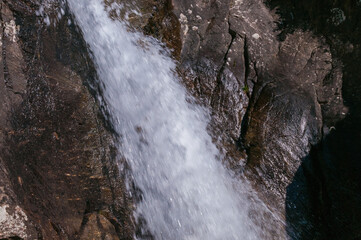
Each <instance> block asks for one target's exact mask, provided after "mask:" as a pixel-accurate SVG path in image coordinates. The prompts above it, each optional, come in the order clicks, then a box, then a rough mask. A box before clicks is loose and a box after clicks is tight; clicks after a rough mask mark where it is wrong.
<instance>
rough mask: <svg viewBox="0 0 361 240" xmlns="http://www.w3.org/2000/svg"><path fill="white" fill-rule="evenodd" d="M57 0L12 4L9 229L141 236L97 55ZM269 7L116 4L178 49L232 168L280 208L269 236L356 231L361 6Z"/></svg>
mask: <svg viewBox="0 0 361 240" xmlns="http://www.w3.org/2000/svg"><path fill="white" fill-rule="evenodd" d="M113 2H118V3H124V5H123V6H124V9H125V10H126V9H132V8H139V7H137V6H142V7H141V8H139V9H138V10H139V12H141V13H142V15H136V14H135V13H132V14H130V15H124V12H122V11H116V10H115V9H112V8H111V6H112V3H113ZM350 2H352V3H350ZM46 3H47V5H46V6H47V8H46V9H44V8H40V6H39V5H38V4H37V1H32V0H21V1H11V0H7V1H2V2H1V26H2V28H1V29H0V31H1V47H2V54H1V56H0V65H1V66H0V78H1V80H0V100H1V101H0V102H1V104H2V105H1V108H0V130H1V131H0V148H1V151H0V239H3V238H4V239H6V238H8V239H11V238H16V237H17V238H21V239H68V238H79V239H132V237H133V235H134V234H133V233H134V231H136V229H135V227H134V226H133V220H132V218H131V210H132V199H131V198H130V197H129V196H128V195H127V193H126V191H125V186H124V174H126V173H125V172H120V170H119V169H118V166H117V162H119V161H120V162H121V159H116V158H117V157H116V152H115V149H114V148H113V147H112V143H113V141H114V140H115V138H116V136H112V133H111V132H112V129H111V125H109V124H108V123H107V121H106V120H105V119H104V117H102V116H103V114H106V113H104V110H102V109H101V107H99V103H98V102H97V101H96V100H94V99H96V98H94V96H96V95H97V94H101V93H99V91H98V89H97V81H96V77H97V76H96V73H95V71H94V67H93V65H92V61H91V59H90V58H89V53H88V52H87V49H86V45H85V43H84V41H83V40H82V37H81V34H80V33H79V30H78V29H77V28H76V26H74V24H73V20H72V17H71V16H70V15H69V12H68V11H67V9H66V5H62V4H64V3H63V2H62V1H52V2H51V3H52V4H50V2H48V1H46ZM267 3H268V4H269V6H266V3H264V2H263V1H261V0H225V1H218V0H209V1H205V0H204V1H203V0H200V1H198V0H182V1H180V0H159V1H149V0H137V1H132V2H131V3H129V2H125V1H122V0H105V5H106V6H107V7H106V8H107V10H108V11H109V15H110V16H111V17H113V18H114V19H116V18H119V17H120V18H127V20H128V21H129V22H130V25H131V26H132V27H133V28H135V29H137V30H140V31H144V33H146V34H149V35H152V36H154V37H156V38H158V39H159V40H161V41H163V42H164V43H165V44H166V45H167V46H168V47H169V48H170V49H172V52H171V53H172V56H173V57H174V59H175V60H177V63H178V65H177V72H178V74H179V76H180V77H181V78H182V80H183V82H184V84H185V86H186V87H187V88H188V90H189V92H190V93H191V94H192V95H193V96H194V97H195V99H196V101H198V102H199V103H200V104H203V105H205V106H206V107H208V108H209V109H210V111H211V115H212V121H211V123H210V126H209V130H210V132H211V133H212V136H213V139H214V141H215V142H216V143H217V145H218V146H219V148H220V150H221V152H222V153H223V154H224V155H225V158H224V162H225V164H226V165H227V166H228V167H229V168H230V169H232V170H233V171H234V173H235V174H236V175H238V176H239V177H243V178H245V179H247V180H248V181H249V182H250V183H251V184H252V186H253V187H254V189H255V190H256V191H257V192H258V194H259V197H260V198H261V199H262V200H264V202H265V203H266V205H267V206H268V207H269V208H270V209H271V212H272V213H273V215H272V216H269V218H270V219H271V220H270V221H274V222H276V223H275V224H274V225H271V224H270V227H268V228H267V226H265V228H266V229H265V231H268V232H269V235H267V236H268V238H267V239H270V238H272V239H286V238H291V239H357V238H359V237H360V236H361V232H360V229H361V226H360V221H358V220H359V219H360V217H361V209H360V207H359V206H360V201H361V200H360V199H361V197H360V193H359V189H360V184H361V179H360V175H359V170H360V169H361V166H360V163H359V161H358V160H359V159H360V157H361V155H360V154H361V150H360V149H361V146H360V143H361V140H360V136H361V134H360V132H361V130H360V124H359V123H360V122H361V119H360V116H361V114H360V109H361V104H360V103H361V100H360V96H361V94H360V93H361V90H360V86H361V84H360V79H359V78H360V76H361V74H360V73H359V71H360V69H359V67H358V64H357V63H358V61H357V60H358V57H359V56H360V46H361V45H360V39H361V36H360V34H361V31H360V29H359V26H358V25H357V23H358V21H359V18H360V14H359V13H360V11H361V10H360V4H359V2H358V1H345V3H331V1H327V0H323V1H321V2H317V3H316V2H314V1H313V2H312V1H308V0H304V1H298V3H294V2H292V3H290V2H289V1H283V0H271V1H268V2H267ZM321 4H322V5H323V6H325V10H324V12H322V10H320V9H323V8H320V7H319V6H321ZM59 7H62V9H63V12H62V11H60V16H58V14H59ZM43 20H44V21H43ZM350 25H352V26H356V27H355V28H356V29H352V27H350ZM100 97H101V96H100ZM274 216H276V217H274ZM255 218H256V219H257V217H255ZM150 238H151V237H150Z"/></svg>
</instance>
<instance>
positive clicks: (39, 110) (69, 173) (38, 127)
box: [0, 1, 132, 239]
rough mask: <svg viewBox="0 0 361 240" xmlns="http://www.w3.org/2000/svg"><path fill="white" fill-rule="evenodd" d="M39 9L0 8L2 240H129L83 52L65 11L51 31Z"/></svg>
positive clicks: (123, 200) (10, 4)
mask: <svg viewBox="0 0 361 240" xmlns="http://www.w3.org/2000/svg"><path fill="white" fill-rule="evenodd" d="M49 6H50V5H49ZM50 7H52V6H50ZM53 7H57V6H53ZM36 9H39V6H38V5H37V4H35V2H31V1H4V2H2V3H1V20H2V26H5V27H3V28H2V31H3V32H2V56H1V68H0V69H1V74H0V77H1V78H2V79H1V81H0V84H1V90H0V91H2V93H1V102H2V107H1V110H0V111H1V114H0V116H1V117H0V121H1V128H2V129H1V133H0V137H1V138H0V139H1V155H0V160H1V175H0V182H1V189H0V196H1V202H0V223H1V224H0V238H1V239H6V238H9V239H11V238H16V237H17V238H21V239H75V238H76V239H131V238H132V224H131V222H132V220H131V219H130V214H129V213H130V212H131V202H130V200H129V198H128V196H127V195H126V191H125V186H124V182H123V178H122V177H121V176H122V173H120V172H119V170H118V165H117V163H116V161H117V159H116V154H115V151H116V150H115V149H114V147H113V143H112V142H113V141H114V139H113V137H112V136H111V134H110V130H109V129H107V128H106V126H107V124H105V121H104V119H103V117H102V113H101V110H100V109H99V106H98V103H97V102H96V101H95V100H94V96H92V95H91V94H90V92H94V91H92V90H93V89H94V88H95V87H96V81H95V80H96V75H95V72H94V68H93V66H92V63H91V61H90V58H89V56H88V53H87V50H86V47H85V44H84V42H83V40H82V38H81V36H80V35H79V32H78V30H77V29H76V28H75V26H74V24H72V19H71V16H69V15H68V13H67V12H66V11H64V16H63V17H62V18H58V19H56V15H52V12H51V11H50V10H49V11H48V12H47V14H49V18H50V20H51V21H54V22H55V21H56V24H51V25H46V23H43V22H42V20H41V19H42V18H41V17H37V16H36V12H35V10H36ZM52 23H53V22H52Z"/></svg>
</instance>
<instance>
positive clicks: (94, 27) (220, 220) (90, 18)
mask: <svg viewBox="0 0 361 240" xmlns="http://www.w3.org/2000/svg"><path fill="white" fill-rule="evenodd" d="M68 4H69V7H70V10H71V11H72V13H73V14H74V16H75V21H76V23H77V25H78V26H79V27H80V29H81V31H82V33H83V36H84V39H85V41H86V42H87V44H88V46H89V49H90V51H91V53H92V57H93V61H94V63H95V65H96V70H97V73H98V76H99V81H100V86H101V88H102V94H103V99H104V102H105V104H106V106H107V109H108V111H109V113H110V116H111V117H110V118H111V119H110V121H111V122H112V124H113V125H114V129H115V131H116V132H117V133H118V135H119V136H120V137H119V144H118V146H117V147H118V150H119V152H120V153H121V154H122V155H123V156H124V157H125V159H126V160H127V162H128V163H129V165H130V167H131V174H132V177H133V178H134V183H135V184H136V186H137V187H138V188H139V189H140V190H141V191H142V201H140V202H139V203H137V205H136V210H135V212H134V216H135V219H137V218H139V217H140V216H142V218H144V219H145V220H146V225H147V228H148V229H149V230H150V232H151V234H152V235H153V236H154V237H155V239H169V240H177V239H189V240H190V239H194V240H228V239H229V240H233V239H242V240H247V239H259V236H258V233H257V230H256V228H255V225H254V224H253V223H252V221H251V220H250V217H249V203H248V199H247V197H246V196H245V194H244V193H242V192H244V189H245V188H246V187H245V186H244V184H242V182H241V181H240V180H236V179H234V178H232V177H231V175H230V174H229V173H228V171H227V170H226V169H225V167H224V166H223V165H222V164H221V161H220V160H219V158H220V154H219V152H218V150H217V148H216V146H215V145H214V144H213V143H212V139H211V137H210V135H209V134H208V133H207V130H206V127H207V123H208V121H209V116H208V114H207V111H206V110H205V109H203V108H202V107H200V106H197V105H195V104H192V103H190V101H187V98H188V96H187V93H186V90H185V88H184V87H183V86H182V84H181V83H180V80H179V79H178V78H177V76H176V74H175V73H174V71H175V70H174V69H175V63H174V61H173V60H172V59H171V58H170V57H169V56H168V55H167V54H165V53H164V50H163V48H162V47H161V45H160V44H159V43H158V42H157V41H156V40H154V39H152V38H150V37H146V36H144V35H143V34H141V33H137V32H131V31H129V30H128V29H127V26H126V24H125V23H122V22H120V21H114V20H112V19H111V18H109V17H108V13H107V12H106V11H105V7H104V4H103V2H102V0H68Z"/></svg>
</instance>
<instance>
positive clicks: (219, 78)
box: [210, 20, 237, 107]
mask: <svg viewBox="0 0 361 240" xmlns="http://www.w3.org/2000/svg"><path fill="white" fill-rule="evenodd" d="M228 33H229V35H230V36H231V41H230V43H229V45H228V47H227V51H226V53H225V54H224V58H223V63H222V66H221V68H220V69H219V71H218V73H217V76H216V87H215V89H214V91H213V94H212V97H211V101H210V102H211V106H212V107H215V106H216V100H217V98H215V97H216V96H219V95H220V91H221V87H222V75H223V72H224V69H225V67H226V64H227V61H228V53H229V50H230V49H231V47H232V44H233V42H234V40H235V39H236V37H237V33H236V32H235V31H234V30H232V29H231V23H230V21H229V20H228Z"/></svg>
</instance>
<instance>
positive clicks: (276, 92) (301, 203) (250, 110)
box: [143, 0, 360, 239]
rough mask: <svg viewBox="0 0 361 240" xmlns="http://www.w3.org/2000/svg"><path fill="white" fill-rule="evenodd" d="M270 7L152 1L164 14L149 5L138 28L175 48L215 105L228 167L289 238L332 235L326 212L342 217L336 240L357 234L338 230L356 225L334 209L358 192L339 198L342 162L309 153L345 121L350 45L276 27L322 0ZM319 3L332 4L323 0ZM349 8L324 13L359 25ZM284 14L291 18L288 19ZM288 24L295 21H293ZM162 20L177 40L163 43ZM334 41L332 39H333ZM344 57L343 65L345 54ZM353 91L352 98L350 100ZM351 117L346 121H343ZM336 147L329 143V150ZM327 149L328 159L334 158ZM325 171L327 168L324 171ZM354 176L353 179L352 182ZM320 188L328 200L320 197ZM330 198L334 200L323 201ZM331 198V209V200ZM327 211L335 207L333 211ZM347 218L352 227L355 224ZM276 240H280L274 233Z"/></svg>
mask: <svg viewBox="0 0 361 240" xmlns="http://www.w3.org/2000/svg"><path fill="white" fill-rule="evenodd" d="M304 2H307V1H304ZM326 2H327V4H326ZM269 3H270V4H271V6H273V7H275V6H277V7H278V9H281V10H284V9H283V8H285V9H286V10H285V11H284V12H283V14H282V12H281V15H277V14H276V13H275V12H274V11H272V10H270V9H269V8H267V7H266V6H265V4H264V3H263V2H262V1H247V0H243V1H230V0H228V1H215V0H214V1H190V0H189V1H178V0H172V1H167V3H166V6H167V7H166V8H165V7H164V6H165V3H164V2H159V3H158V5H156V7H155V8H154V9H162V11H159V12H160V13H157V12H156V11H153V12H152V11H149V12H150V13H151V14H152V17H151V18H150V20H149V22H148V25H147V24H144V25H145V27H143V30H144V31H145V32H146V33H149V34H152V35H155V36H156V37H159V38H160V39H162V40H163V41H165V42H166V43H167V44H168V46H169V47H173V48H174V49H175V51H174V52H173V54H174V56H175V58H176V59H178V61H179V66H178V67H179V69H178V70H179V73H180V75H181V76H182V78H183V80H184V82H185V84H186V86H187V87H188V89H189V90H190V92H191V93H192V94H193V95H194V96H196V97H197V99H199V101H200V102H201V103H203V104H204V105H206V106H207V107H210V109H211V111H212V112H211V114H212V123H211V126H210V129H211V130H210V131H212V132H213V136H214V140H215V141H216V142H218V144H219V146H220V148H222V150H223V151H224V153H225V154H226V155H227V156H228V157H227V158H226V159H227V163H228V164H229V166H230V167H231V168H232V169H233V170H235V171H236V172H237V171H242V172H244V173H245V175H246V177H247V178H248V179H250V181H251V182H252V184H253V185H254V187H255V188H256V189H257V190H258V192H259V193H260V196H261V198H263V199H265V201H266V203H267V204H268V205H269V207H270V208H271V209H273V211H274V212H275V213H276V214H277V215H278V216H280V217H281V219H284V221H285V225H286V227H285V228H286V229H285V232H287V234H288V235H289V237H291V238H293V239H313V238H314V237H316V238H317V237H319V238H325V237H326V238H327V236H331V237H332V236H334V235H332V234H331V235H329V233H327V231H328V230H330V229H332V228H333V227H332V226H335V227H336V224H333V223H332V224H331V225H329V224H328V223H327V221H328V220H327V219H326V217H325V216H332V218H334V219H336V218H337V219H344V220H341V221H337V222H338V223H341V224H340V225H339V226H337V229H339V231H338V233H339V234H341V235H340V238H345V237H346V239H353V237H352V236H357V234H358V233H357V232H355V231H353V232H352V233H347V232H346V231H342V230H340V229H342V228H344V227H346V228H347V229H350V228H352V229H354V230H356V229H357V226H358V224H357V223H355V222H353V221H350V220H348V221H346V219H345V218H347V216H351V215H353V214H352V213H350V212H349V213H348V214H344V213H343V210H341V209H344V208H345V206H346V205H345V204H343V203H342V202H341V201H340V199H342V198H344V197H345V196H349V197H350V199H353V200H350V201H352V204H351V205H352V206H354V207H355V206H357V205H358V204H357V202H358V200H357V199H359V197H358V193H357V191H356V190H355V189H356V188H352V190H351V191H350V192H349V193H348V194H344V195H343V194H339V193H338V192H339V191H338V190H337V189H338V188H342V186H341V185H342V184H346V183H345V181H342V182H343V183H342V184H341V185H340V184H339V183H337V181H338V180H340V178H341V177H336V178H335V179H334V176H338V175H339V173H336V172H337V169H340V168H339V167H337V166H338V165H339V164H340V163H341V160H334V161H335V162H334V163H332V164H330V165H329V164H328V163H326V162H327V161H329V159H330V158H329V157H328V160H326V159H319V157H317V160H314V158H315V156H314V155H317V153H314V152H318V150H315V148H316V149H319V147H316V146H318V144H319V143H320V142H323V141H322V139H323V138H326V139H328V138H329V137H328V134H329V133H330V131H332V130H333V129H334V125H335V124H336V123H337V122H338V121H344V120H342V119H343V118H344V117H345V115H346V114H347V112H348V107H349V104H346V106H345V105H344V99H343V95H345V90H343V91H342V89H345V84H343V81H342V80H343V78H344V75H346V76H348V75H350V71H349V72H347V71H346V72H345V70H344V68H343V67H342V66H343V65H342V62H341V61H340V60H341V59H340V58H339V54H338V53H337V51H340V50H341V51H352V48H354V46H353V45H352V44H351V45H350V44H349V43H348V44H340V45H337V44H338V43H339V42H337V41H339V40H338V38H336V37H334V35H332V36H329V35H327V34H318V32H315V31H313V32H312V30H313V29H312V28H305V27H303V26H300V25H298V26H295V24H293V25H292V27H288V31H286V30H284V29H283V25H287V24H288V23H289V22H288V21H289V16H293V15H292V14H294V13H295V11H296V10H295V9H297V7H302V8H301V9H302V11H303V12H301V13H300V14H299V16H302V14H303V13H304V12H305V11H306V10H309V12H310V13H309V16H317V14H318V13H319V12H316V13H315V12H314V11H318V10H317V9H322V8H320V7H316V5H317V6H319V5H318V4H319V3H314V4H313V3H312V4H313V5H312V4H311V3H304V4H303V2H302V1H301V2H300V3H299V4H298V5H301V6H294V7H293V8H292V9H291V10H289V9H287V6H289V5H292V4H290V3H289V2H287V1H285V2H283V1H270V2H269ZM302 4H303V5H302ZM324 4H325V5H327V6H328V5H330V4H328V1H325V3H324ZM347 4H349V3H347ZM347 4H346V3H345V5H347ZM310 5H311V6H310ZM169 6H172V7H169ZM344 7H345V6H344ZM347 7H348V10H349V11H350V12H352V13H353V14H354V15H352V14H351V13H349V14H344V13H343V12H342V14H340V13H341V12H340V11H336V10H337V9H336V10H335V9H332V8H331V7H330V8H329V9H328V10H330V12H331V15H332V16H330V17H329V18H325V19H329V20H327V21H328V22H329V23H332V24H336V25H337V26H339V24H342V22H343V21H345V19H344V17H346V18H347V16H348V15H350V14H351V15H352V16H353V20H352V21H356V20H355V19H358V18H357V17H356V16H355V15H356V13H355V10H353V9H352V8H350V7H349V6H348V5H347ZM164 9H166V10H165V11H166V13H164ZM287 10H289V11H287ZM167 11H168V12H167ZM149 12H147V14H149ZM174 15H175V16H176V18H177V19H178V23H173V26H170V25H171V24H169V23H171V21H169V20H168V19H169V16H174ZM344 15H345V16H344ZM285 16H286V17H288V18H286V20H284V18H285ZM306 16H308V15H307V14H306ZM321 16H322V15H321ZM320 18H322V17H320ZM298 19H299V18H298ZM155 20H156V21H155ZM287 20H288V21H287ZM308 20H309V19H302V20H301V22H302V23H304V24H307V21H308ZM317 20H320V19H319V18H317ZM294 21H297V23H299V22H298V20H297V18H296V20H294ZM275 23H278V24H277V26H276V24H275ZM316 23H317V22H316ZM323 23H324V22H323ZM353 23H354V24H356V23H355V22H353ZM282 24H283V25H282ZM179 25H180V27H179ZM164 26H167V29H171V30H172V31H173V35H174V36H179V39H180V41H178V45H177V46H175V47H174V46H173V45H172V44H169V42H170V41H169V39H168V38H167V36H165V34H162V33H163V32H164V31H165V30H164V29H165V27H164ZM287 26H288V25H287ZM318 26H319V25H318ZM343 26H345V25H343ZM290 29H291V30H290ZM346 31H348V33H349V34H352V33H351V32H350V31H349V30H346ZM331 38H334V40H333V42H332V41H330V39H331ZM174 39H176V40H177V39H178V37H173V43H174V42H175V41H174ZM335 46H339V47H335ZM337 49H338V50H337ZM354 56H357V55H356V53H355V55H354ZM354 59H355V58H354ZM342 60H343V61H344V62H346V61H345V60H346V58H345V59H342ZM352 77H353V78H354V77H355V76H354V75H352ZM352 82H353V84H352V86H353V88H356V89H358V87H356V85H357V84H355V83H356V82H358V83H359V81H358V80H352ZM349 87H350V86H347V89H349ZM356 89H355V91H351V92H352V94H349V95H353V96H354V93H355V92H356V93H357V91H356ZM346 91H347V90H346ZM353 98H354V97H353ZM352 101H355V100H354V99H352ZM350 112H352V109H350ZM356 122H357V121H356V120H353V122H352V124H351V123H348V126H352V125H353V124H356ZM341 135H342V136H346V135H347V134H341ZM341 135H340V136H339V137H341ZM350 135H351V134H350ZM353 135H354V137H353V138H352V140H350V141H348V143H349V146H353V147H352V152H353V153H352V154H353V157H352V158H353V159H356V158H357V156H359V151H356V149H354V148H358V144H357V142H359V141H357V139H356V133H355V134H353ZM347 136H348V135H347ZM341 138H342V137H341ZM336 139H339V138H338V137H336ZM334 141H337V140H334ZM333 145H335V143H334V144H333ZM336 145H337V144H336ZM339 148H340V147H337V148H336V146H333V147H332V148H331V149H339ZM322 152H323V150H322ZM332 152H333V153H332V155H334V154H336V153H335V152H334V151H332ZM329 154H331V153H329ZM326 155H327V154H326ZM336 155H337V154H336ZM332 158H333V157H332ZM350 162H354V160H352V161H351V160H350ZM347 166H348V167H350V165H347ZM329 167H332V169H334V170H332V171H331V170H329ZM348 167H346V166H344V165H343V164H342V169H343V172H344V173H345V175H342V176H343V177H342V178H346V179H349V178H348V177H346V175H347V174H350V169H352V167H350V168H348ZM347 168H348V169H349V170H346V169H347ZM331 179H333V180H331ZM336 179H337V181H336ZM354 181H355V182H358V183H359V182H360V181H359V179H354ZM347 182H349V180H347ZM325 185H326V186H327V187H326V188H327V189H328V190H327V193H326V195H327V196H322V195H323V194H325V193H324V192H323V191H324V190H325ZM353 185H354V186H356V185H357V184H356V185H355V183H354V184H353ZM320 195H321V196H322V197H321V199H319V198H320ZM329 195H331V196H329ZM333 195H335V201H331V202H329V201H325V199H324V198H327V199H329V198H330V197H331V198H332V196H333ZM333 203H335V204H337V205H338V206H337V207H336V206H332V207H331V206H330V205H328V204H331V205H332V204H333ZM319 208H321V209H322V213H320V212H319V210H318V209H319ZM295 209H297V210H295ZM335 209H338V210H335ZM328 211H331V212H332V213H331V215H329V213H328ZM336 212H337V213H336ZM320 214H321V215H320ZM332 214H334V215H332ZM355 219H359V218H357V217H356V218H355ZM347 223H352V227H351V226H348V224H347ZM326 226H327V227H326ZM281 228H282V227H281ZM326 229H327V230H326ZM334 229H335V228H334ZM280 231H281V232H282V231H283V230H280ZM332 232H333V231H332ZM277 235H278V236H277ZM274 238H283V237H282V236H281V235H280V232H277V233H276V234H275V235H274Z"/></svg>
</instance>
